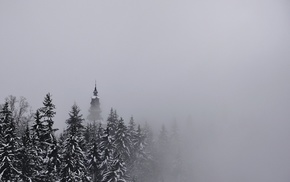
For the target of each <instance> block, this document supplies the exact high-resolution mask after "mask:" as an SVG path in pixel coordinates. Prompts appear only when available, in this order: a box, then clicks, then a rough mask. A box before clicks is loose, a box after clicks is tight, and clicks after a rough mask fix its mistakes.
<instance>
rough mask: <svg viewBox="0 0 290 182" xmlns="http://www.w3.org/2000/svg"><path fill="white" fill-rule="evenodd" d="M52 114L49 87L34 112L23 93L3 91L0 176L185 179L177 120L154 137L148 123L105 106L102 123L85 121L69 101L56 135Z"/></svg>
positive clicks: (128, 181)
mask: <svg viewBox="0 0 290 182" xmlns="http://www.w3.org/2000/svg"><path fill="white" fill-rule="evenodd" d="M16 103H19V105H18V106H16ZM55 114H56V112H55V105H54V104H53V101H52V96H51V95H50V94H49V93H48V94H47V95H46V96H45V98H44V101H43V106H42V107H41V108H39V109H37V110H36V112H35V113H33V112H31V111H30V110H29V104H28V102H27V101H26V99H25V98H23V97H21V98H20V100H17V99H16V98H15V97H13V96H9V97H8V98H7V99H6V101H5V103H4V104H2V105H1V106H0V135H1V136H0V181H11V182H12V181H19V182H30V181H32V182H34V181H35V182H56V181H59V182H80V181H81V182H156V181H160V182H164V181H172V182H173V181H174V182H179V181H180V182H181V181H190V180H189V179H187V178H186V170H185V167H184V166H183V159H182V154H181V150H180V138H179V132H178V126H177V123H174V124H173V125H172V126H171V129H170V130H169V131H168V129H167V127H166V126H165V125H163V126H162V128H161V129H160V132H159V133H158V135H157V136H156V137H154V136H153V131H152V129H151V127H150V126H149V125H148V124H144V125H140V124H137V123H136V122H135V121H134V119H133V117H131V118H130V120H129V122H125V121H124V119H123V118H122V117H119V116H118V114H117V111H116V110H114V109H111V110H110V113H109V115H108V117H107V120H106V122H105V123H102V122H90V123H89V124H86V125H85V124H84V121H85V119H84V118H83V115H82V114H81V110H80V108H79V107H78V106H77V105H76V104H74V105H73V106H72V107H71V111H70V112H69V113H68V119H67V120H66V125H67V126H66V129H65V130H63V131H61V132H60V135H59V136H58V137H57V136H56V134H55V132H56V131H57V130H58V129H57V128H54V122H55V120H54V116H55Z"/></svg>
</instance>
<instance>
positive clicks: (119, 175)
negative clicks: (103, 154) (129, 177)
mask: <svg viewBox="0 0 290 182" xmlns="http://www.w3.org/2000/svg"><path fill="white" fill-rule="evenodd" d="M125 173H126V167H125V163H124V162H123V160H122V157H121V156H119V155H117V156H116V157H115V158H114V159H113V161H112V163H111V166H110V170H107V171H106V172H105V173H104V175H103V179H102V182H126V174H125Z"/></svg>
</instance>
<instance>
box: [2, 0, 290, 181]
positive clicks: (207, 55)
mask: <svg viewBox="0 0 290 182" xmlns="http://www.w3.org/2000/svg"><path fill="white" fill-rule="evenodd" d="M289 32H290V2H289V1H288V0H204V1H195V0H181V1H180V0H179V1H177V0H143V1H140V0H138V1H136V0H135V1H132V0H115V1H114V0H104V1H72V0H69V1H54V0H50V1H4V0H0V84H1V87H0V89H1V91H0V99H1V102H4V98H5V97H6V96H8V95H10V94H12V95H15V96H25V97H26V98H27V99H28V101H29V103H30V104H31V105H32V107H33V109H34V110H35V109H37V108H38V107H40V106H41V105H42V101H43V98H44V96H45V94H46V93H48V92H50V93H51V94H52V95H53V99H54V103H55V104H56V107H57V116H56V121H55V124H56V127H59V128H62V127H64V122H65V120H66V119H67V117H68V111H69V110H70V107H71V105H72V104H73V103H74V102H76V103H78V105H79V106H80V107H81V109H82V111H83V114H84V115H85V116H86V114H87V110H88V109H89V102H90V96H91V95H92V91H93V87H94V82H95V80H97V84H98V90H99V95H100V97H101V107H102V110H103V117H104V118H106V117H107V113H108V111H109V109H110V107H114V108H116V109H117V110H118V113H119V114H120V115H121V116H123V117H124V118H125V119H127V120H128V118H129V117H130V116H131V115H134V116H135V118H136V120H139V121H145V120H147V121H148V122H151V123H154V122H157V121H158V122H160V121H161V122H166V121H171V120H172V119H173V118H177V120H179V121H180V120H185V118H187V116H188V115H191V116H192V118H193V120H194V121H195V122H196V123H197V124H196V125H197V126H200V127H201V128H200V130H199V128H198V130H199V131H204V132H205V133H203V134H204V135H206V141H204V143H203V145H208V144H209V143H211V144H212V145H209V149H213V150H215V151H218V152H217V153H215V154H214V155H213V154H212V153H210V152H209V153H208V154H207V153H206V152H204V150H201V153H205V155H204V159H205V160H208V161H201V162H202V163H203V164H204V165H205V164H207V165H206V166H205V167H204V169H212V171H211V172H210V174H209V173H202V172H200V173H199V174H200V176H199V178H198V179H199V181H211V179H215V181H236V182H238V181H239V180H240V181H255V182H257V181H263V182H265V181H271V182H272V181H285V182H289V180H290V175H289V170H290V112H289V111H290V82H289V80H290V33H289ZM207 132H209V133H207ZM250 149H251V150H250ZM241 151H242V152H241ZM227 152H228V153H227ZM242 153H246V154H247V155H245V156H243V157H242V160H238V161H237V158H238V157H240V156H241V154H242ZM256 154H257V155H259V156H260V158H259V157H255V155H256ZM200 159H203V158H202V157H201V158H200ZM211 159H212V160H211ZM226 159H227V160H226ZM235 160H236V161H235ZM255 160H256V161H255ZM251 161H253V162H252V163H251ZM206 162H207V163H206ZM221 163H223V167H221V166H220V165H221ZM237 166H240V168H238V167H237ZM246 166H251V167H250V168H246ZM263 166H268V167H263ZM235 167H236V168H235ZM200 168H202V167H200ZM200 168H199V169H200ZM202 169H203V168H202ZM202 169H200V170H202ZM254 169H258V172H257V171H255V170H254ZM204 171H205V170H204ZM241 171H244V173H243V172H241ZM229 174H230V175H229ZM277 178H278V179H279V180H277Z"/></svg>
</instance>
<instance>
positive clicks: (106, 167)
mask: <svg viewBox="0 0 290 182" xmlns="http://www.w3.org/2000/svg"><path fill="white" fill-rule="evenodd" d="M99 146H100V147H99V148H100V151H101V153H102V156H101V162H100V174H101V176H102V177H103V175H104V174H105V173H108V172H109V171H111V164H112V162H113V159H114V153H115V150H116V148H115V146H114V143H113V138H112V136H111V135H110V129H109V127H108V126H107V128H106V130H105V131H104V134H103V136H102V137H101V139H100V143H99Z"/></svg>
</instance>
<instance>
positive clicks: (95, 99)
mask: <svg viewBox="0 0 290 182" xmlns="http://www.w3.org/2000/svg"><path fill="white" fill-rule="evenodd" d="M101 112H102V111H101V108H100V98H99V96H98V90H97V84H96V83H95V89H94V92H93V96H92V98H91V107H90V109H89V115H88V120H89V121H101V120H102V116H101Z"/></svg>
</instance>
